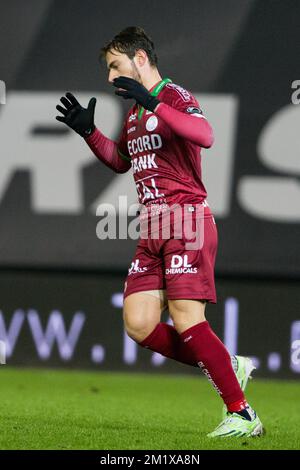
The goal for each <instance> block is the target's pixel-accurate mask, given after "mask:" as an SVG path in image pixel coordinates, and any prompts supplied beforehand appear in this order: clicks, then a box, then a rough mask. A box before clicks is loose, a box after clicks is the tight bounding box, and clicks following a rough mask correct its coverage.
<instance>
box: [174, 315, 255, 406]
mask: <svg viewBox="0 0 300 470" xmlns="http://www.w3.org/2000/svg"><path fill="white" fill-rule="evenodd" d="M180 336H181V339H182V341H183V342H184V343H185V345H186V347H187V348H189V349H190V351H191V355H192V356H194V357H195V358H196V359H197V363H198V365H199V367H201V369H202V371H203V372H204V374H205V375H206V376H207V377H208V379H209V381H210V382H212V385H213V386H214V388H215V389H216V390H217V392H218V393H219V394H220V396H221V397H222V399H223V401H224V403H225V404H226V405H227V408H228V410H229V411H234V410H233V409H232V410H231V408H235V409H242V408H244V407H245V403H246V401H245V396H244V393H243V391H242V389H241V387H240V385H239V383H238V380H237V378H236V375H235V373H234V370H233V368H232V365H231V358H230V355H229V353H228V351H227V349H226V348H225V346H224V344H223V343H222V341H220V340H219V338H218V337H217V336H216V335H215V333H214V332H213V331H212V329H211V327H210V325H209V323H208V322H207V321H204V322H202V323H198V324H197V325H194V326H192V327H191V328H189V329H188V330H186V331H184V332H183V333H182V334H181V335H180ZM231 405H234V406H233V407H231Z"/></svg>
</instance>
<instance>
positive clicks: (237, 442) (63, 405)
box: [0, 366, 300, 450]
mask: <svg viewBox="0 0 300 470" xmlns="http://www.w3.org/2000/svg"><path fill="white" fill-rule="evenodd" d="M0 380H1V382H0V383H1V386H0V406H1V418H0V422H1V434H0V449H105V450H113V449H120V450H124V449H145V450H154V449H160V450H175V449H178V450H183V449H190V450H201V449H245V450H246V449H247V450H249V449H299V448H300V426H299V418H300V399H299V397H300V384H299V383H298V382H292V381H275V380H274V381H266V380H258V379H255V380H253V381H252V382H250V383H249V386H248V393H247V397H248V400H249V402H250V403H251V404H252V405H253V407H255V408H256V409H257V411H258V412H259V416H260V417H261V419H262V421H263V423H264V425H265V427H266V429H267V433H266V435H265V436H263V437H260V438H251V439H249V438H248V439H238V438H235V439H233V440H210V439H207V438H206V433H207V432H209V431H211V430H212V429H213V428H214V427H215V426H216V425H217V424H219V422H220V417H221V408H222V402H221V400H220V398H219V397H218V396H217V395H216V393H215V391H214V390H213V389H212V387H211V385H210V384H209V383H208V382H207V381H206V379H205V378H202V377H201V376H200V373H199V378H198V377H197V376H185V375H176V376H174V375H167V374H155V375H153V374H126V373H108V372H82V371H57V370H45V369H44V370H33V369H16V368H9V367H8V366H2V367H1V379H0Z"/></svg>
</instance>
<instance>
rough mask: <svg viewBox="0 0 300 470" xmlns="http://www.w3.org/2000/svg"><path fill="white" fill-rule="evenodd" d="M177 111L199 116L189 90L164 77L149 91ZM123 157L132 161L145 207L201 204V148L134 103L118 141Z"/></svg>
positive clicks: (139, 196) (139, 194)
mask: <svg viewBox="0 0 300 470" xmlns="http://www.w3.org/2000/svg"><path fill="white" fill-rule="evenodd" d="M150 91H151V94H153V95H155V96H157V97H158V99H159V100H160V101H161V102H162V103H166V104H168V105H169V106H171V107H172V108H175V109H176V110H178V111H181V112H183V113H188V114H195V116H196V115H198V117H199V118H202V113H201V110H200V108H199V103H198V102H197V100H196V99H195V98H194V97H193V96H192V94H191V93H190V92H188V91H187V90H185V89H183V88H182V87H180V86H178V85H175V84H173V83H171V80H169V79H165V80H162V81H161V82H159V83H158V84H157V85H156V86H154V87H153V88H152V89H151V90H150ZM118 151H119V154H120V156H122V158H126V159H127V160H130V161H131V167H132V171H133V175H134V180H135V184H136V189H137V193H138V198H139V202H140V203H141V204H145V205H146V206H149V205H152V204H155V205H157V204H159V205H160V204H163V205H164V204H168V205H169V206H172V205H173V204H175V203H177V204H180V205H183V204H187V203H195V204H196V203H201V202H203V201H204V200H205V198H206V195H207V193H206V189H205V187H204V185H203V182H202V179H201V147H200V146H199V145H197V144H194V143H192V142H191V141H189V140H186V139H184V138H182V137H180V136H178V135H177V134H175V133H174V132H173V131H172V130H171V129H170V127H169V126H168V125H167V124H166V123H165V122H164V121H163V120H162V119H161V118H160V117H159V116H157V115H156V114H155V113H152V112H151V111H147V110H145V109H143V108H141V107H140V106H139V105H137V104H135V105H134V106H133V107H132V108H131V109H130V111H129V112H128V114H127V118H126V121H125V123H124V127H123V130H122V134H121V138H120V140H119V142H118Z"/></svg>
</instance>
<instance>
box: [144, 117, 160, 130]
mask: <svg viewBox="0 0 300 470" xmlns="http://www.w3.org/2000/svg"><path fill="white" fill-rule="evenodd" d="M157 124H158V119H157V117H156V116H151V117H149V119H148V120H147V122H146V129H147V131H149V132H151V131H154V129H156V128H157Z"/></svg>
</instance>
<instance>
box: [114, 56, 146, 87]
mask: <svg viewBox="0 0 300 470" xmlns="http://www.w3.org/2000/svg"><path fill="white" fill-rule="evenodd" d="M106 64H107V68H108V81H109V83H112V82H113V80H114V79H115V78H118V77H129V78H133V79H134V80H137V81H138V82H141V76H140V74H139V71H138V68H137V66H136V64H135V58H133V59H130V58H129V57H128V55H127V54H122V53H121V52H118V51H116V50H114V49H112V50H111V51H109V52H107V54H106Z"/></svg>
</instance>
